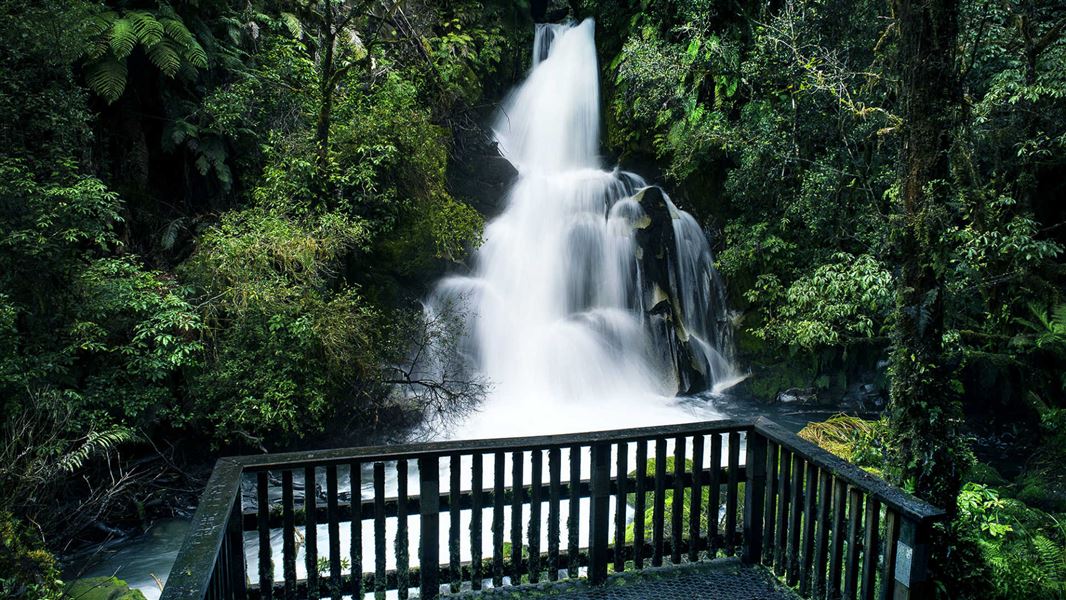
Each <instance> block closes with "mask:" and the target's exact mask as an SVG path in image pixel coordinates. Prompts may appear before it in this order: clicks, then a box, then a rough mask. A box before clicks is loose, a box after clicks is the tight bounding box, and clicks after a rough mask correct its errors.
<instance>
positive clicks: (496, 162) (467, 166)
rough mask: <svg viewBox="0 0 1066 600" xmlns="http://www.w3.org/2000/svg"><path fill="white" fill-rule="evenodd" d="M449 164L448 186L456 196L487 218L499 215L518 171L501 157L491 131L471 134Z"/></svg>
mask: <svg viewBox="0 0 1066 600" xmlns="http://www.w3.org/2000/svg"><path fill="white" fill-rule="evenodd" d="M470 137H471V138H473V139H468V140H464V147H463V148H462V149H461V151H459V152H457V153H456V156H454V157H453V160H452V161H451V163H450V164H449V166H448V189H449V191H450V192H451V193H452V195H453V196H455V197H456V198H459V199H461V200H463V201H465V202H467V203H469V204H470V205H471V206H473V207H474V209H475V210H477V211H478V212H479V213H481V214H482V215H484V216H485V217H486V218H491V217H494V216H496V215H497V214H499V212H500V211H501V210H502V209H503V207H502V206H501V205H500V203H501V202H502V201H503V200H504V199H505V198H506V197H507V193H506V192H507V189H508V188H509V187H510V186H511V184H512V183H513V182H514V180H515V179H516V178H517V177H518V171H517V170H516V169H515V168H514V165H512V164H511V163H510V162H508V161H507V159H505V158H504V157H502V156H500V152H499V150H498V149H497V148H496V143H495V142H492V141H489V139H488V133H487V132H483V135H481V136H470Z"/></svg>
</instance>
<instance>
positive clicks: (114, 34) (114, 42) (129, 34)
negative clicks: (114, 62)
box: [110, 19, 138, 59]
mask: <svg viewBox="0 0 1066 600" xmlns="http://www.w3.org/2000/svg"><path fill="white" fill-rule="evenodd" d="M110 37H111V52H112V53H113V54H114V55H115V58H118V59H124V58H126V57H127V56H129V55H130V53H131V52H133V48H134V47H135V46H137V42H138V40H137V32H136V31H134V29H133V23H132V22H131V21H130V20H129V19H116V20H115V22H114V23H112V25H111V32H110Z"/></svg>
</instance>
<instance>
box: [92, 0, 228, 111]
mask: <svg viewBox="0 0 1066 600" xmlns="http://www.w3.org/2000/svg"><path fill="white" fill-rule="evenodd" d="M87 29H88V31H89V32H90V33H91V34H92V35H93V38H94V39H92V40H91V41H90V43H89V44H88V45H87V48H86V50H85V52H84V58H85V60H86V66H85V70H86V83H88V85H89V88H90V89H91V90H92V91H93V92H95V93H96V94H98V95H100V96H101V97H103V98H104V99H105V100H107V101H108V102H109V103H110V102H114V101H115V100H117V99H118V98H119V96H121V95H122V92H123V91H125V89H126V82H127V80H128V75H129V73H128V69H127V66H126V60H127V59H128V58H129V56H130V54H132V53H133V51H134V49H136V48H137V47H138V46H141V47H142V48H144V52H145V54H146V55H147V57H148V60H149V61H150V62H151V63H152V64H153V65H155V66H156V68H158V69H159V70H160V71H161V72H162V73H163V74H164V75H166V76H167V77H171V78H173V77H177V76H178V75H179V74H181V75H185V76H188V77H194V76H195V75H196V71H197V69H206V68H207V66H208V64H207V63H208V56H207V52H206V51H205V50H204V48H203V46H201V45H200V43H199V42H197V41H196V36H194V35H193V34H192V32H190V31H189V29H188V28H187V27H186V26H185V24H184V23H182V22H181V19H180V18H178V16H177V14H176V13H174V11H173V9H171V8H170V7H162V8H160V10H159V13H158V15H157V14H153V13H151V12H148V11H144V10H130V11H125V12H124V13H123V14H122V15H121V16H120V15H119V14H118V13H116V12H115V11H105V12H101V13H99V14H96V15H93V16H92V17H90V19H89V22H88V24H87Z"/></svg>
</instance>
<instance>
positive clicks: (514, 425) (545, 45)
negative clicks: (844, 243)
mask: <svg viewBox="0 0 1066 600" xmlns="http://www.w3.org/2000/svg"><path fill="white" fill-rule="evenodd" d="M598 73H599V71H598V66H597V58H596V46H595V37H594V24H593V22H592V20H586V21H584V22H582V23H581V24H579V25H570V24H567V25H554V24H543V25H538V26H537V30H536V37H535V41H534V47H533V68H532V70H531V72H530V73H529V76H528V78H527V79H526V80H525V82H523V83H522V84H521V85H519V86H518V87H517V88H516V89H515V90H514V91H513V92H512V93H511V95H510V96H509V97H508V98H507V99H506V100H505V102H504V103H503V104H502V106H501V107H500V108H499V110H498V112H497V115H496V118H495V123H494V126H493V130H494V133H495V137H496V140H497V142H498V145H499V149H500V152H501V154H502V155H503V156H504V157H505V158H506V159H507V160H509V161H510V162H511V163H512V164H513V165H514V166H515V168H516V169H517V171H518V178H517V180H516V181H515V182H514V184H513V186H512V187H511V189H510V191H509V192H508V195H507V198H506V202H505V209H504V211H503V212H502V214H500V215H499V216H498V217H497V218H496V219H495V220H493V221H492V222H490V223H489V224H488V225H487V227H486V230H485V236H484V243H483V245H482V246H481V248H480V249H479V250H478V251H477V254H476V256H475V259H474V268H473V272H472V273H471V274H470V275H467V276H451V277H447V278H445V279H444V280H442V281H441V282H440V283H439V285H438V286H437V289H436V291H435V292H434V293H433V294H432V295H431V296H430V298H429V299H428V300H427V302H426V310H427V312H428V313H429V315H430V316H431V317H433V316H436V315H439V314H443V313H445V312H449V313H454V314H457V315H459V317H458V318H460V319H462V320H463V323H464V326H465V327H464V336H465V338H464V340H463V342H462V343H461V344H460V348H461V349H462V354H463V356H462V357H461V359H462V361H463V362H464V367H465V369H466V370H467V371H468V372H469V373H471V374H473V375H474V376H479V377H483V378H484V379H485V380H487V382H488V383H489V385H490V391H489V393H488V397H487V398H486V399H485V401H484V403H483V404H482V405H481V406H480V407H479V408H478V410H477V411H476V412H475V413H474V414H473V415H471V416H470V417H469V418H467V419H466V420H465V421H464V422H463V423H462V424H461V425H460V426H459V427H458V428H457V430H454V431H452V432H450V434H449V435H450V437H457V438H479V437H500V436H511V435H531V434H545V433H561V432H567V431H578V430H589V429H609V428H616V427H626V426H639V425H654V424H662V423H668V422H679V421H686V420H692V419H695V418H711V417H713V416H715V414H714V413H713V412H711V411H709V409H708V410H699V411H698V412H697V411H696V409H695V408H693V407H692V406H691V405H685V404H682V403H680V402H679V401H678V400H677V399H676V398H677V396H678V394H687V393H696V392H700V391H704V390H711V389H715V388H721V387H727V386H728V385H731V384H732V383H735V382H736V381H737V375H736V373H735V371H734V369H733V367H732V366H731V364H730V362H729V360H728V359H727V358H726V357H727V356H728V352H727V351H724V349H727V348H728V347H729V346H730V340H729V328H728V326H727V324H726V313H725V299H724V294H723V289H722V286H721V283H720V279H719V277H718V274H717V272H716V271H715V269H714V266H713V264H712V255H711V250H710V247H709V245H708V243H707V239H706V236H705V234H704V232H703V231H702V230H701V228H700V227H699V225H698V224H697V223H696V221H695V219H693V218H692V216H691V215H689V214H688V213H685V212H683V211H681V210H679V209H677V207H676V206H674V204H673V203H672V202H671V201H670V199H669V198H668V197H667V196H666V195H665V194H663V193H662V191H661V190H659V189H658V188H655V187H648V185H647V183H646V182H645V181H644V180H643V179H642V178H641V177H640V176H638V175H636V174H633V173H628V172H623V171H619V170H617V169H616V170H604V169H603V166H602V164H601V158H600V156H599V142H600V98H599V78H598ZM451 359H453V357H452V358H447V360H451ZM442 360H445V359H442Z"/></svg>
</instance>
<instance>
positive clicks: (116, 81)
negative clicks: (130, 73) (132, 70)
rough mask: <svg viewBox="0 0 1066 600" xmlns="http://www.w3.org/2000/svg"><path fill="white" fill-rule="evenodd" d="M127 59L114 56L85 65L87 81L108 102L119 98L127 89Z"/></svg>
mask: <svg viewBox="0 0 1066 600" xmlns="http://www.w3.org/2000/svg"><path fill="white" fill-rule="evenodd" d="M126 77H127V70H126V61H124V60H118V59H116V58H115V57H113V56H107V57H105V58H103V59H100V60H96V61H93V62H91V63H89V64H88V65H87V66H86V67H85V81H86V82H87V83H88V84H89V88H90V89H91V90H92V91H93V92H96V93H97V94H98V95H100V96H101V97H102V98H103V99H104V100H107V102H108V104H110V103H112V102H114V101H115V100H118V98H119V96H121V95H122V92H123V91H124V90H125V89H126Z"/></svg>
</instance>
